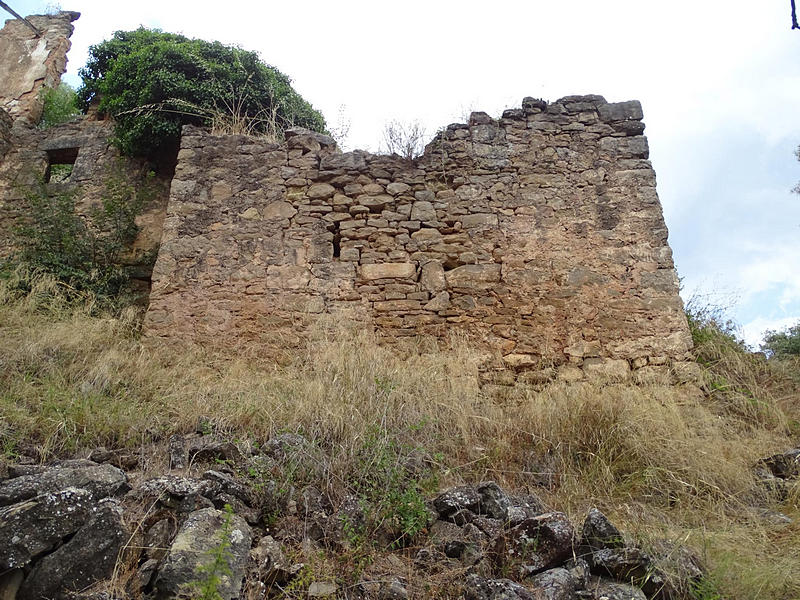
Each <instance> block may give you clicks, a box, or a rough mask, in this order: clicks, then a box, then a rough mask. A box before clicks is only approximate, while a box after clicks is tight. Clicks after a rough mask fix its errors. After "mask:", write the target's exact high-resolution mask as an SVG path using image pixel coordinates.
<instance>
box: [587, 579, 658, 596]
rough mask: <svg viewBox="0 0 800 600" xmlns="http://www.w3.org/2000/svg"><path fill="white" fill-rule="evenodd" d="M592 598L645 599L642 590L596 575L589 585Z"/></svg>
mask: <svg viewBox="0 0 800 600" xmlns="http://www.w3.org/2000/svg"><path fill="white" fill-rule="evenodd" d="M589 591H591V592H592V594H593V595H592V596H591V598H593V599H594V600H647V596H645V594H644V592H643V591H642V590H640V589H639V588H637V587H635V586H632V585H628V584H626V583H618V582H616V581H610V580H608V579H603V578H602V577H598V578H596V579H594V580H593V581H592V583H591V584H590V585H589Z"/></svg>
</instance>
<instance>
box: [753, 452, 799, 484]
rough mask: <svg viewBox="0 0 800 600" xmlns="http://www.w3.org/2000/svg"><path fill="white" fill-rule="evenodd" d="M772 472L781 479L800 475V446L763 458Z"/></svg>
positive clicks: (763, 461) (794, 477)
mask: <svg viewBox="0 0 800 600" xmlns="http://www.w3.org/2000/svg"><path fill="white" fill-rule="evenodd" d="M761 464H763V465H764V466H766V467H767V468H768V469H769V471H770V473H772V475H774V476H775V477H778V478H780V479H796V478H797V477H800V448H794V449H792V450H788V451H787V452H783V453H781V454H775V455H773V456H770V457H768V458H764V459H762V460H761Z"/></svg>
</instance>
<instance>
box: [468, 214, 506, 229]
mask: <svg viewBox="0 0 800 600" xmlns="http://www.w3.org/2000/svg"><path fill="white" fill-rule="evenodd" d="M461 224H462V225H463V227H464V229H473V228H477V227H497V226H498V224H499V221H498V218H497V215H495V214H491V213H475V214H471V215H464V216H463V217H461Z"/></svg>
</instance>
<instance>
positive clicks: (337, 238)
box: [333, 221, 342, 258]
mask: <svg viewBox="0 0 800 600" xmlns="http://www.w3.org/2000/svg"><path fill="white" fill-rule="evenodd" d="M341 253H342V234H341V233H339V222H338V221H337V222H336V229H334V230H333V258H339V256H340V255H341Z"/></svg>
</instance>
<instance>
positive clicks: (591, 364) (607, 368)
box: [583, 358, 631, 381]
mask: <svg viewBox="0 0 800 600" xmlns="http://www.w3.org/2000/svg"><path fill="white" fill-rule="evenodd" d="M583 370H584V372H585V373H586V376H587V377H589V378H590V379H610V380H614V381H623V380H626V379H629V378H630V376H631V366H630V364H628V361H627V360H624V359H621V358H587V359H586V360H584V361H583Z"/></svg>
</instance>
